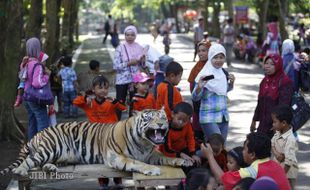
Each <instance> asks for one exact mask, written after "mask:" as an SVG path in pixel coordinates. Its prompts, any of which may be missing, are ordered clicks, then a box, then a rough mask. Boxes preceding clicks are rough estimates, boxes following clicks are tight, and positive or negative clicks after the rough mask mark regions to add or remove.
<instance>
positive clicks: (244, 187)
mask: <svg viewBox="0 0 310 190" xmlns="http://www.w3.org/2000/svg"><path fill="white" fill-rule="evenodd" d="M254 181H255V179H253V178H251V177H246V178H243V179H241V180H240V181H239V182H238V183H237V184H236V185H235V186H234V188H233V190H249V189H250V187H251V185H252V184H253V183H254Z"/></svg>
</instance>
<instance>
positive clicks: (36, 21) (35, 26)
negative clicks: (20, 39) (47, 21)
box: [26, 0, 44, 39]
mask: <svg viewBox="0 0 310 190" xmlns="http://www.w3.org/2000/svg"><path fill="white" fill-rule="evenodd" d="M42 6H43V3H42V0H31V7H30V11H29V19H28V22H27V27H26V39H28V38H31V37H37V38H39V39H40V35H41V26H42V22H43V20H44V18H43V14H42Z"/></svg>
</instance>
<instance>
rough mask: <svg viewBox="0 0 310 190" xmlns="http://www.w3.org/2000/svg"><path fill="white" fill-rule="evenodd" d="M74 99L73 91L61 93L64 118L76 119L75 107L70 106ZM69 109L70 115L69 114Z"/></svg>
mask: <svg viewBox="0 0 310 190" xmlns="http://www.w3.org/2000/svg"><path fill="white" fill-rule="evenodd" d="M75 98H76V92H75V91H68V92H63V93H62V100H63V102H64V108H63V113H64V115H65V117H69V116H73V117H77V112H78V110H77V107H76V106H74V105H73V104H72V102H73V100H74V99H75ZM70 109H71V114H70Z"/></svg>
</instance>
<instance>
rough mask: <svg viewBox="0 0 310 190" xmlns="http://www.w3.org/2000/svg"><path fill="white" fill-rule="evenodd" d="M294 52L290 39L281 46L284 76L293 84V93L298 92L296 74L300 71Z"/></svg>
mask: <svg viewBox="0 0 310 190" xmlns="http://www.w3.org/2000/svg"><path fill="white" fill-rule="evenodd" d="M294 52H295V46H294V42H293V41H292V40H290V39H286V40H284V41H283V44H282V59H283V69H284V72H285V74H286V75H287V76H288V77H289V78H290V79H291V80H292V82H293V88H294V92H298V89H299V85H298V73H299V69H300V63H299V62H298V61H297V60H296V59H295V55H294Z"/></svg>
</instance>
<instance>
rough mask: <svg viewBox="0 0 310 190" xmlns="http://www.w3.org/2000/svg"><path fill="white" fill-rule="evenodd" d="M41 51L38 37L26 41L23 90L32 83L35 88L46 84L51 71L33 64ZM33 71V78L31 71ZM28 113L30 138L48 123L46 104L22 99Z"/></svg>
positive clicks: (37, 59) (37, 60)
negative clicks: (25, 73) (26, 60)
mask: <svg viewBox="0 0 310 190" xmlns="http://www.w3.org/2000/svg"><path fill="white" fill-rule="evenodd" d="M40 52H41V44H40V41H39V39H37V38H30V39H29V40H27V42H26V53H27V56H28V57H29V59H28V63H27V78H26V81H25V92H26V91H27V89H28V88H29V87H30V86H31V85H32V86H33V87H35V88H42V87H43V86H45V85H47V84H48V81H49V75H50V74H51V71H50V70H48V69H47V68H46V67H42V66H37V67H34V65H35V64H36V63H38V62H40V61H39V58H40ZM33 70H34V73H33V78H31V77H30V76H32V72H33ZM24 102H25V103H24V105H25V107H26V110H27V113H28V140H30V139H31V138H32V137H33V136H34V135H35V134H36V133H38V132H40V131H42V130H43V129H45V128H47V127H48V125H49V120H48V115H47V109H46V105H39V104H37V103H34V102H30V101H24Z"/></svg>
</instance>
